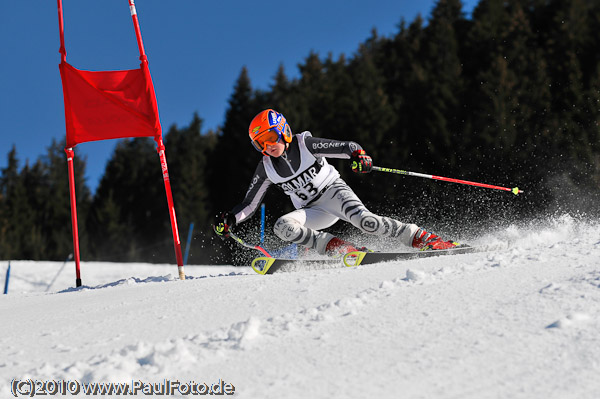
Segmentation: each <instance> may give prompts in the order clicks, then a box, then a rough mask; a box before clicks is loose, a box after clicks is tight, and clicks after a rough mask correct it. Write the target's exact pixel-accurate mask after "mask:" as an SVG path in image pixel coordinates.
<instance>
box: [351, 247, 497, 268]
mask: <svg viewBox="0 0 600 399" xmlns="http://www.w3.org/2000/svg"><path fill="white" fill-rule="evenodd" d="M488 250H489V248H487V247H469V246H462V247H456V248H451V249H438V250H429V251H412V252H360V251H357V252H349V253H347V254H346V255H344V258H343V262H344V265H346V266H348V267H353V266H358V265H370V264H373V263H379V262H389V261H398V260H410V259H420V258H429V257H433V256H444V255H458V254H468V253H474V252H484V251H488Z"/></svg>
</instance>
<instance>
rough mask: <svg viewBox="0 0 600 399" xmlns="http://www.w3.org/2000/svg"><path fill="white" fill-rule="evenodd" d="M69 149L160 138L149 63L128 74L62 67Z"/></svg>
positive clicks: (129, 71) (65, 64) (64, 64)
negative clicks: (102, 142)
mask: <svg viewBox="0 0 600 399" xmlns="http://www.w3.org/2000/svg"><path fill="white" fill-rule="evenodd" d="M60 74H61V78H62V81H63V94H64V100H65V120H66V130H67V148H71V147H74V146H75V145H77V144H79V143H84V142H87V141H97V140H106V139H118V138H126V137H148V136H149V137H155V138H160V136H161V126H160V120H159V117H158V107H157V104H156V96H155V94H154V88H153V85H152V80H151V78H150V72H149V70H148V63H147V62H142V65H141V67H140V69H131V70H125V71H101V72H91V71H82V70H79V69H76V68H74V67H73V66H71V65H69V64H68V63H67V62H65V61H63V62H61V63H60Z"/></svg>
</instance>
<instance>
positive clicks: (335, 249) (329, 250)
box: [325, 237, 373, 258]
mask: <svg viewBox="0 0 600 399" xmlns="http://www.w3.org/2000/svg"><path fill="white" fill-rule="evenodd" d="M357 251H358V252H373V251H371V250H369V249H367V248H366V247H356V246H355V245H354V244H352V243H349V242H348V241H344V240H342V239H340V238H337V237H333V238H332V239H331V240H329V242H328V243H327V247H325V253H326V254H327V255H328V256H331V257H334V258H337V257H340V256H344V255H345V254H347V253H349V252H357Z"/></svg>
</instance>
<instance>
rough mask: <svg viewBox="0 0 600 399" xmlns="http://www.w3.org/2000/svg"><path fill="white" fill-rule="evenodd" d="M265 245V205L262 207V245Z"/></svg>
mask: <svg viewBox="0 0 600 399" xmlns="http://www.w3.org/2000/svg"><path fill="white" fill-rule="evenodd" d="M264 243H265V204H261V206H260V245H263V244H264Z"/></svg>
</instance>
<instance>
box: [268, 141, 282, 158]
mask: <svg viewBox="0 0 600 399" xmlns="http://www.w3.org/2000/svg"><path fill="white" fill-rule="evenodd" d="M265 147H266V148H265V153H266V154H267V155H269V156H271V157H275V158H279V157H280V156H281V154H283V151H285V143H283V140H280V141H279V142H278V143H268V144H266V145H265Z"/></svg>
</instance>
